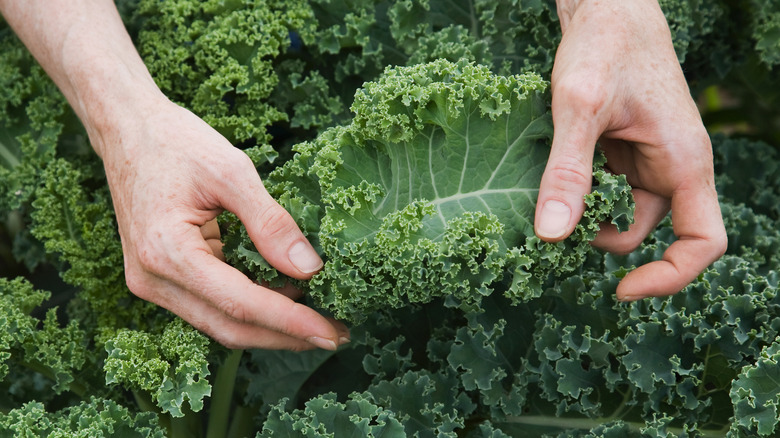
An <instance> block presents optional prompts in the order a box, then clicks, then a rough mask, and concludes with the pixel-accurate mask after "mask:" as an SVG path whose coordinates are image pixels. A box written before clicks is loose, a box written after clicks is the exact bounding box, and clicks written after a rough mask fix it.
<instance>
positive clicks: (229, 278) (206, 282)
mask: <svg viewBox="0 0 780 438" xmlns="http://www.w3.org/2000/svg"><path fill="white" fill-rule="evenodd" d="M190 264H191V265H190V266H191V272H190V273H189V275H186V276H184V277H183V278H187V279H189V281H190V282H189V284H187V285H186V287H185V289H187V290H193V291H198V292H199V296H200V297H202V299H203V300H204V301H205V302H207V303H208V304H209V305H210V306H211V307H213V308H214V309H217V310H218V311H219V312H220V313H221V314H222V315H224V316H225V317H227V318H228V319H231V320H233V321H236V322H238V323H243V324H249V325H255V326H258V327H263V328H265V329H268V330H270V331H273V332H277V333H280V334H284V335H286V336H289V337H292V338H295V339H298V340H302V341H305V342H308V343H310V344H312V345H315V346H317V347H319V348H324V349H328V350H334V349H335V348H336V347H337V346H338V345H339V342H340V341H339V340H340V338H342V337H343V335H342V333H341V332H343V331H344V330H345V327H344V326H343V324H341V323H336V322H334V321H329V320H327V319H326V318H325V317H323V316H322V315H320V314H319V313H317V312H316V311H314V310H313V309H311V308H309V307H307V306H305V305H303V304H300V303H297V302H295V301H293V300H291V299H290V298H288V297H286V296H284V295H282V294H280V293H277V292H275V291H272V290H270V289H267V288H264V287H262V286H259V285H257V284H254V283H252V281H250V280H249V279H248V278H247V277H246V276H244V275H243V274H242V273H241V272H239V271H238V270H236V269H234V268H232V267H230V266H228V265H226V264H225V263H222V262H220V261H219V260H217V259H216V258H214V257H212V256H210V255H208V254H206V253H205V252H203V253H195V254H193V255H191V256H190ZM174 313H175V312H174ZM334 324H335V325H334Z"/></svg>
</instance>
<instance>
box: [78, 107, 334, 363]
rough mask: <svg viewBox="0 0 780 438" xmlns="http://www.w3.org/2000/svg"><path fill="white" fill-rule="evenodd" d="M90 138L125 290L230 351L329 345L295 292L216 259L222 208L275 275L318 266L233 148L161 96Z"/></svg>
mask: <svg viewBox="0 0 780 438" xmlns="http://www.w3.org/2000/svg"><path fill="white" fill-rule="evenodd" d="M124 120H125V121H124V122H123V125H122V126H112V129H111V130H109V132H108V133H106V130H104V131H102V132H101V134H100V135H94V136H93V137H94V138H92V141H93V142H98V143H99V144H97V145H96V149H97V150H99V151H101V152H102V153H101V155H102V158H103V161H104V165H105V167H106V174H107V176H108V181H109V186H110V189H111V193H112V198H113V201H114V208H115V210H116V216H117V222H118V224H119V233H120V235H121V238H122V247H123V251H124V255H125V272H126V279H127V284H128V286H129V288H130V290H131V291H132V292H133V293H134V294H136V295H137V296H139V297H140V298H143V299H145V300H148V301H151V302H154V303H156V304H158V305H160V306H162V307H165V308H166V309H168V310H170V311H172V312H173V313H175V314H177V315H179V316H180V317H182V318H183V319H184V320H186V321H187V322H189V323H190V324H192V325H193V326H194V327H196V328H197V329H199V330H201V331H203V332H205V333H206V334H208V335H210V336H211V337H212V338H214V339H215V340H217V341H218V342H220V343H221V344H223V345H225V346H227V347H230V348H269V349H291V350H304V349H309V348H313V347H315V346H316V347H320V348H325V349H331V350H333V349H336V347H337V346H338V345H339V344H341V343H343V342H345V341H346V340H348V339H349V333H348V330H347V329H346V327H345V326H344V325H343V324H341V323H339V322H337V321H335V320H331V319H326V318H325V317H323V316H322V315H320V314H319V313H317V312H315V311H314V310H313V309H311V308H309V307H306V306H304V305H302V304H299V303H296V302H295V301H294V299H295V298H297V296H298V295H299V294H300V293H299V292H297V291H286V292H283V293H280V292H276V291H273V290H270V289H267V288H264V287H262V286H260V285H257V284H254V283H253V282H252V281H250V280H249V279H248V278H247V277H246V276H244V275H243V274H242V273H240V272H239V271H237V270H236V269H234V268H232V267H230V266H228V265H227V264H225V263H224V262H223V261H222V260H220V259H221V258H222V251H221V247H222V245H221V243H220V242H219V228H218V227H217V225H216V222H215V220H214V219H215V218H216V216H217V215H218V214H219V213H220V212H222V211H223V209H226V210H229V211H232V212H233V213H235V214H236V215H237V216H238V217H239V219H240V220H241V221H242V222H243V223H244V224H245V226H246V228H247V231H248V232H249V235H250V236H251V238H252V240H253V241H254V242H255V244H256V246H257V248H258V250H259V251H260V253H261V254H262V255H263V257H265V258H266V259H267V260H268V261H269V263H271V264H272V265H273V266H275V267H276V268H278V269H279V270H280V271H282V272H284V273H285V274H287V275H289V276H291V277H293V278H298V279H306V278H309V277H311V276H312V275H313V274H314V273H315V272H316V271H317V270H319V268H320V267H321V266H322V261H321V260H320V258H319V256H318V255H317V254H316V253H315V252H314V250H313V249H312V247H311V246H310V245H309V243H308V242H307V240H306V239H305V237H304V236H303V234H302V233H301V231H300V230H299V229H298V227H297V225H296V223H295V221H294V220H293V219H292V217H290V215H289V214H288V213H287V212H286V211H285V210H284V209H283V208H282V207H281V206H280V205H279V204H277V203H276V202H275V201H274V200H273V199H272V198H271V196H270V195H269V194H268V192H267V191H266V190H265V189H264V187H263V185H262V182H261V181H260V178H259V176H258V175H257V172H256V170H255V168H254V166H253V164H252V162H251V160H250V159H249V158H248V157H247V155H246V154H244V153H243V152H242V151H240V150H238V149H236V148H234V147H233V146H232V145H231V144H230V143H229V142H228V141H227V140H226V139H225V138H224V137H222V136H221V135H220V134H218V133H217V132H216V131H215V130H213V129H212V128H211V127H209V126H208V125H207V124H206V123H205V122H203V121H202V120H201V119H199V118H198V117H196V116H195V115H194V114H192V113H190V112H189V111H187V110H185V109H183V108H181V107H179V106H177V105H174V104H172V103H171V102H169V101H167V99H164V98H155V99H150V100H149V102H148V105H147V106H146V107H145V108H143V109H142V110H140V111H134V112H133V114H132V116H128V117H126V118H124Z"/></svg>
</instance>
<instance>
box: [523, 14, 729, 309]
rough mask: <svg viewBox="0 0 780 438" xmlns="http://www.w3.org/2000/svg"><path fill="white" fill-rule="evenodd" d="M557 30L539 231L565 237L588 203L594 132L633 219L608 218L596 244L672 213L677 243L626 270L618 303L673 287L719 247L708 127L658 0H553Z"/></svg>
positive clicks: (625, 239)
mask: <svg viewBox="0 0 780 438" xmlns="http://www.w3.org/2000/svg"><path fill="white" fill-rule="evenodd" d="M558 11H559V16H560V18H561V28H562V32H563V38H562V41H561V44H560V46H559V47H558V52H557V54H556V59H555V65H554V68H553V73H552V112H553V124H554V126H555V134H554V138H553V144H552V149H551V151H550V158H549V161H548V163H547V167H546V169H545V172H544V176H543V177H542V182H541V187H540V189H539V198H538V203H537V210H536V220H535V226H536V233H537V235H538V236H539V237H540V238H542V239H544V240H547V241H552V242H554V241H559V240H562V239H564V238H565V237H567V236H568V235H569V234H570V233H571V232H572V230H573V229H574V227H575V226H576V224H577V222H578V221H579V219H580V217H581V216H582V213H583V211H584V208H585V206H584V202H583V196H584V195H585V194H587V193H588V192H590V190H591V166H592V157H593V151H594V146H595V143H596V142H597V141H598V142H599V143H600V144H601V145H602V147H603V149H604V152H605V154H606V156H607V161H608V163H607V166H608V167H609V169H610V170H611V171H613V172H615V173H623V174H625V175H626V177H627V179H628V182H629V183H630V184H631V186H632V187H633V188H634V189H633V194H634V198H635V200H636V213H635V224H633V226H632V227H631V228H630V229H629V231H627V232H624V233H620V234H619V233H618V232H617V231H616V229H615V228H614V227H612V226H605V227H603V228H604V229H603V230H602V232H601V233H600V234H599V236H598V237H597V239H596V240H595V241H594V245H596V246H598V247H601V248H603V249H605V250H607V251H610V252H615V253H627V252H630V251H632V250H633V249H635V248H636V247H637V246H638V245H639V244H640V243H641V242H642V240H643V239H644V237H645V236H646V235H647V234H648V233H649V232H650V231H651V230H652V229H653V228H654V227H655V226H656V225H657V224H658V222H659V221H660V220H661V219H662V218H663V217H664V216H666V214H667V213H668V211H669V209H670V208H671V211H672V223H673V227H674V232H675V234H676V235H677V237H678V240H677V241H676V242H674V243H673V244H672V245H671V246H670V247H669V248H667V250H666V252H665V253H664V255H663V258H662V260H658V261H654V262H651V263H648V264H646V265H643V266H640V267H638V268H637V269H635V270H633V271H632V272H630V273H629V274H628V275H627V276H626V277H624V278H623V280H622V281H621V282H620V285H619V286H618V289H617V297H618V299H620V300H624V301H630V300H637V299H641V298H645V297H651V296H665V295H671V294H674V293H676V292H678V291H680V290H681V289H682V288H683V287H685V286H686V285H687V284H688V283H690V282H691V281H692V280H693V279H695V278H696V276H698V275H699V273H701V272H702V271H703V270H704V269H705V268H706V267H707V266H708V265H709V264H711V263H712V262H713V261H715V260H716V259H717V258H719V257H720V256H721V255H722V254H723V253H724V252H725V250H726V232H725V228H724V226H723V219H722V217H721V213H720V206H719V204H718V198H717V193H716V192H715V183H714V176H713V164H712V150H711V144H710V140H709V136H708V134H707V132H706V130H705V128H704V126H703V124H702V121H701V117H700V115H699V112H698V110H697V108H696V106H695V104H694V102H693V99H692V98H691V96H690V91H689V90H688V86H687V83H686V81H685V77H684V76H683V73H682V70H681V69H680V66H679V62H678V60H677V57H676V55H675V52H674V48H673V46H672V41H671V36H670V32H669V29H668V26H667V24H666V20H665V18H664V15H663V13H662V11H661V10H660V8H659V6H658V2H657V1H655V0H636V1H631V2H626V1H624V0H603V1H597V0H594V1H576V0H575V1H564V0H560V1H559V2H558Z"/></svg>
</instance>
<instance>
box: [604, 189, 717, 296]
mask: <svg viewBox="0 0 780 438" xmlns="http://www.w3.org/2000/svg"><path fill="white" fill-rule="evenodd" d="M671 206H672V224H673V227H674V231H675V234H676V235H677V236H678V240H677V241H675V242H674V243H673V244H672V245H670V246H669V248H667V249H666V252H664V255H663V259H662V260H659V261H655V262H651V263H648V264H646V265H643V266H640V267H638V268H637V269H635V270H633V271H632V272H630V273H629V274H628V275H626V277H624V278H623V280H622V281H621V282H620V284H619V285H618V288H617V297H618V299H619V300H622V301H633V300H638V299H642V298H646V297H655V296H666V295H672V294H675V293H677V292H679V291H680V290H682V289H683V288H684V287H685V286H686V285H688V284H689V283H690V282H691V281H693V280H694V279H695V278H696V277H697V276H698V275H699V274H700V273H701V272H702V271H704V269H706V268H707V266H709V265H710V264H711V263H712V262H714V261H715V260H717V259H718V258H719V257H720V256H721V255H723V254H724V253H725V251H726V245H727V240H726V231H725V228H724V226H723V219H722V217H721V212H720V206H719V205H718V200H717V194H716V193H715V189H714V184H711V183H710V184H707V183H706V182H704V183H701V182H698V181H695V182H692V183H690V184H689V185H688V186H687V187H685V186H684V187H682V188H680V189H678V190H677V191H675V193H674V195H673V197H672V204H671Z"/></svg>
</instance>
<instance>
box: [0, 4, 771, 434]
mask: <svg viewBox="0 0 780 438" xmlns="http://www.w3.org/2000/svg"><path fill="white" fill-rule="evenodd" d="M659 3H660V4H661V6H662V8H663V10H664V12H665V14H666V16H667V20H668V22H669V24H670V28H671V30H672V36H673V40H674V43H675V48H676V50H677V54H678V58H679V60H680V62H681V64H682V66H683V70H684V72H685V74H686V78H687V79H688V82H689V85H690V87H691V91H692V92H693V94H694V96H695V97H696V98H697V101H698V102H699V104H700V109H701V113H702V117H703V119H704V121H705V124H706V126H707V127H708V129H709V131H710V132H711V134H712V138H713V148H714V152H715V165H716V173H717V184H718V189H719V193H720V197H721V198H720V199H721V208H722V210H723V214H724V220H725V223H726V227H727V231H728V235H729V247H728V251H727V255H726V256H724V257H723V258H722V259H721V260H719V261H718V262H716V263H714V264H713V265H712V266H711V267H710V269H708V270H707V271H706V272H704V273H703V274H702V275H701V276H700V277H699V278H698V279H697V280H696V281H695V282H694V283H693V284H691V285H690V286H689V287H688V288H686V290H685V291H683V292H682V293H680V294H678V295H676V296H674V297H671V298H667V299H653V300H645V301H642V302H639V303H634V304H619V303H617V302H616V301H615V299H614V289H615V286H616V284H617V281H618V280H619V278H620V277H621V276H622V275H624V274H625V272H626V271H627V269H630V268H631V267H632V266H637V265H639V264H642V263H644V262H646V261H648V260H651V259H655V258H657V257H658V256H659V255H660V254H661V253H662V252H663V249H664V248H666V246H668V245H669V243H670V242H671V241H672V239H673V238H674V236H673V233H672V232H671V227H670V224H669V223H668V222H665V223H664V224H662V226H660V227H659V228H658V229H657V230H656V231H655V232H654V233H653V234H652V235H650V236H649V237H648V238H647V239H646V241H645V243H644V244H643V246H642V247H641V248H640V249H638V250H637V251H635V252H634V253H632V254H630V255H628V256H621V257H617V256H612V255H607V254H602V253H598V252H595V251H587V252H584V253H583V258H582V260H581V263H578V264H577V265H576V271H575V272H574V273H570V274H567V275H561V276H555V275H552V276H551V277H550V278H549V279H548V280H547V281H546V282H544V283H543V284H540V286H539V287H540V293H539V296H537V297H533V298H529V299H527V300H523V301H522V303H516V302H515V303H513V302H512V301H511V300H510V299H509V298H506V297H504V296H502V295H500V294H492V295H489V296H486V297H484V298H482V299H481V301H480V307H481V309H482V311H481V312H475V311H464V309H462V308H458V307H457V306H455V307H453V306H451V305H448V303H446V302H442V300H443V299H442V298H435V297H431V298H430V300H429V302H428V303H426V304H419V305H408V306H401V308H399V309H396V310H393V311H383V312H378V313H372V314H371V317H370V318H367V319H366V322H364V323H362V324H360V325H357V326H354V327H353V330H352V332H353V334H352V343H351V346H350V347H349V348H345V349H343V350H341V351H339V352H338V353H335V354H333V353H330V352H324V351H315V352H309V353H305V354H301V353H288V352H274V351H270V352H269V351H260V350H252V351H227V350H224V349H223V348H221V347H219V346H217V345H215V344H214V343H213V342H211V341H210V340H208V339H207V338H205V337H204V336H202V335H201V334H199V333H198V332H196V331H194V330H193V329H192V328H190V327H189V326H188V325H186V324H185V323H183V322H181V321H180V320H178V319H176V318H174V317H173V316H172V315H170V314H169V313H168V312H166V311H164V310H161V309H159V308H157V307H155V306H153V305H151V304H148V303H145V302H143V301H141V300H138V299H136V298H135V297H133V296H132V294H130V292H129V291H128V290H127V289H126V286H125V284H124V277H123V272H122V261H121V257H122V255H121V246H120V244H119V239H118V236H117V233H116V224H115V219H114V216H113V212H112V209H111V203H110V195H109V193H108V189H107V186H106V183H105V176H104V174H103V170H102V166H101V164H100V162H99V160H98V159H97V157H96V156H95V155H94V153H92V151H91V148H90V146H89V143H88V139H87V137H86V135H85V133H84V131H83V128H82V127H81V125H80V124H79V122H78V120H77V119H76V117H75V116H74V114H73V112H72V110H71V109H70V108H69V107H68V105H67V103H66V102H65V100H64V98H63V97H62V96H61V94H59V92H58V91H57V90H56V87H54V85H53V84H52V83H51V82H50V81H49V80H48V79H47V77H46V75H45V74H44V72H43V71H42V70H41V69H40V67H39V66H38V65H37V64H36V63H35V61H34V60H33V59H32V58H31V57H30V55H29V54H28V53H27V52H26V50H25V49H24V48H23V47H22V46H21V44H20V43H19V41H18V40H17V39H16V37H15V36H14V35H13V34H12V32H11V31H10V29H9V28H8V27H7V26H5V24H4V23H3V24H2V25H0V58H2V59H0V276H1V277H2V278H0V324H2V328H3V329H2V330H0V391H1V393H3V394H7V396H6V397H3V398H2V399H0V436H38V435H40V436H44V435H45V436H101V434H102V435H103V436H136V435H137V436H210V437H211V436H214V437H216V436H220V437H222V436H253V435H256V434H257V435H259V436H274V437H277V436H312V437H314V436H337V437H342V436H380V435H381V436H421V437H424V436H452V437H455V436H459V437H471V436H474V437H483V436H484V437H503V436H541V435H545V434H546V435H548V436H589V437H590V436H593V437H599V436H615V437H624V436H651V437H653V436H663V437H666V436H725V435H729V436H734V437H738V436H746V437H747V436H776V435H778V433H780V425H778V423H780V413H779V412H778V405H780V371H778V370H780V367H778V366H777V365H778V359H780V342H779V341H778V330H780V318H779V317H778V316H780V311H779V310H778V309H779V306H780V298H778V294H777V291H778V273H777V271H778V266H779V265H778V248H780V244H779V242H778V240H780V234H778V230H780V223H778V220H779V219H780V211H779V210H780V168H779V166H780V157H778V150H777V146H778V145H780V111H778V110H779V109H780V100H778V99H780V69H779V68H778V64H780V6H778V5H777V2H773V1H772V0H746V1H739V2H737V1H731V0H661V1H660V2H659ZM117 5H118V7H119V9H120V11H121V12H122V14H123V17H124V18H125V21H126V24H127V27H128V29H129V30H130V32H131V34H132V36H133V38H134V40H135V41H136V45H137V47H138V50H139V52H140V53H141V55H142V57H143V58H144V60H145V61H146V63H147V65H148V66H149V69H150V71H151V72H152V74H153V76H154V77H155V80H156V81H157V83H158V84H159V86H160V87H161V88H162V89H163V91H164V92H165V93H166V94H167V95H168V96H169V97H170V98H171V99H172V100H174V101H176V102H178V103H180V104H181V105H183V106H185V107H187V108H190V109H191V110H193V111H194V112H195V113H196V114H198V115H200V116H201V117H203V118H204V119H205V120H206V121H207V122H209V123H210V124H211V125H212V126H214V127H215V128H216V129H218V130H219V131H220V132H221V133H222V134H223V135H225V136H226V137H227V138H228V139H229V140H230V141H231V142H232V143H233V144H235V145H236V146H237V147H240V148H242V149H244V150H246V151H247V153H248V154H249V155H250V156H251V157H252V158H253V159H254V161H255V162H256V164H257V166H258V171H259V172H260V173H261V175H262V176H264V177H268V178H269V180H273V177H272V176H271V175H269V174H271V173H273V172H282V171H279V170H276V169H280V168H281V167H282V165H283V164H284V163H288V162H292V159H293V152H294V149H293V145H296V144H301V143H302V142H306V141H315V139H317V138H319V137H321V136H322V135H325V132H328V131H327V130H328V129H329V128H331V127H333V126H336V125H347V124H349V123H351V122H352V120H353V113H352V112H351V111H350V107H351V106H352V104H353V100H354V96H355V92H356V90H358V89H359V88H360V87H361V86H362V85H363V84H364V83H365V82H366V81H375V80H379V78H380V76H381V74H382V72H383V71H384V69H385V67H386V66H388V65H417V64H421V63H426V62H429V61H434V60H438V59H447V60H450V61H454V62H457V61H461V60H465V61H471V62H474V63H477V64H480V65H484V66H486V67H487V68H489V69H490V70H492V72H493V73H495V74H499V75H509V74H523V73H531V72H533V73H537V74H539V75H541V77H542V78H549V73H550V70H551V68H552V61H553V59H554V53H555V47H556V46H557V43H558V40H559V35H560V31H559V25H558V22H557V16H556V13H555V6H554V2H552V1H548V0H537V1H531V0H514V1H512V0H490V1H488V0H473V1H470V2H461V1H444V0H428V1H425V0H408V1H399V2H389V1H377V0H364V1H360V0H353V1H349V0H345V1H335V0H331V1H327V0H312V1H308V2H306V1H297V0H292V1H282V0H277V1H250V0H246V1H242V0H222V1H215V0H211V1H205V2H195V1H191V0H177V1H166V2H158V1H153V0H139V1H119V2H117ZM289 205H292V204H289ZM225 219H226V220H225V221H224V222H225V224H227V225H226V227H227V229H226V231H228V235H229V236H233V237H236V239H237V242H238V243H236V244H235V245H236V248H239V247H241V246H240V245H242V244H243V245H244V246H243V248H244V249H246V250H247V251H250V250H251V248H249V247H248V246H247V245H246V242H245V240H242V239H241V234H240V233H241V231H240V229H236V228H235V227H234V224H232V222H231V221H230V218H225ZM242 242H243V243H242ZM245 254H246V253H245ZM237 263H238V264H240V263H239V262H238V261H237ZM573 266H574V265H573ZM244 268H246V269H247V270H248V271H250V270H251V269H250V267H248V266H244ZM262 271H263V272H265V273H266V274H264V275H267V272H268V270H267V269H262ZM513 304H514V305H513ZM329 434H330V435H329Z"/></svg>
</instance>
